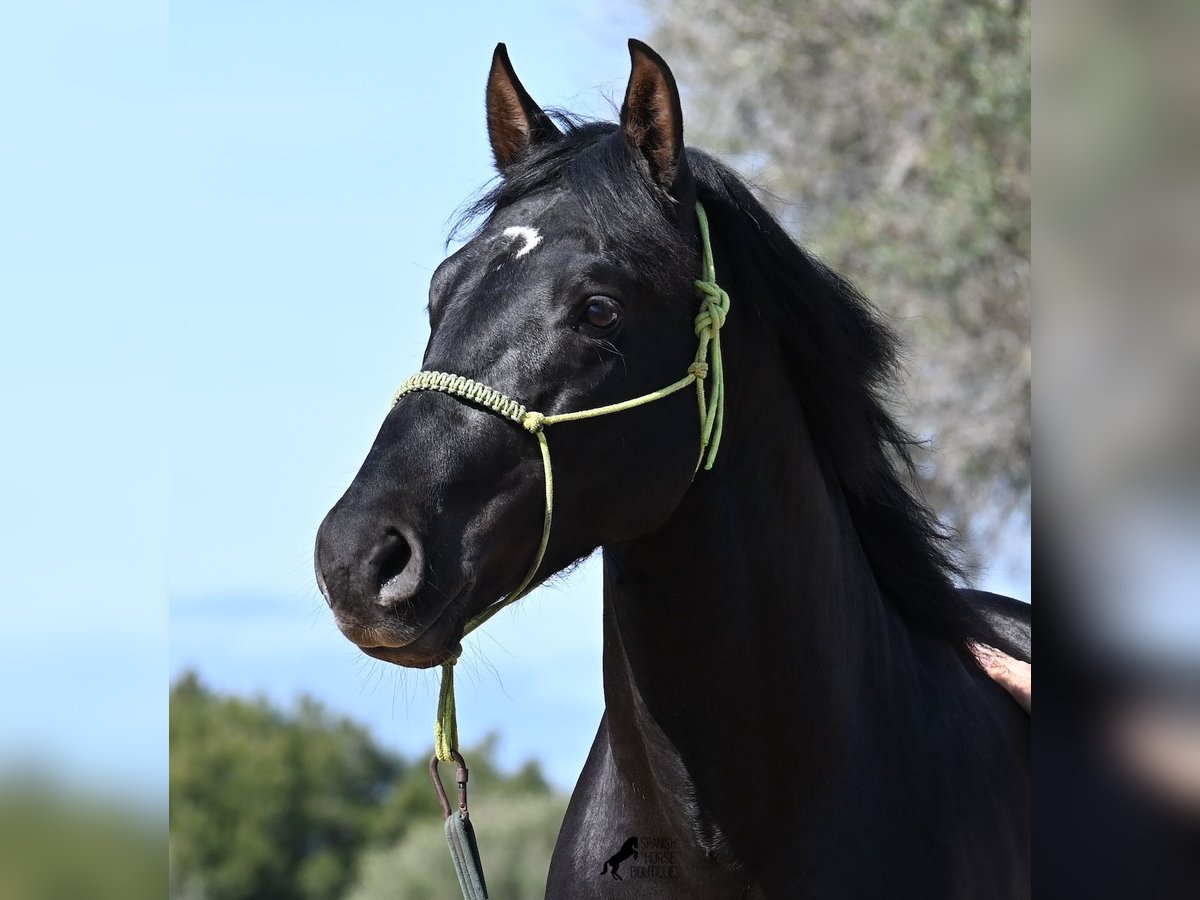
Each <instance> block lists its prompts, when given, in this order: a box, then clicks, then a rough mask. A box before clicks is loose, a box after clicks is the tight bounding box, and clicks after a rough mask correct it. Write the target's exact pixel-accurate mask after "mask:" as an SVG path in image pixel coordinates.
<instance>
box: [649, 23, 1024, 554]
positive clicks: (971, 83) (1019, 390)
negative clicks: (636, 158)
mask: <svg viewBox="0 0 1200 900" xmlns="http://www.w3.org/2000/svg"><path fill="white" fill-rule="evenodd" d="M646 2H647V5H648V7H649V8H650V10H651V12H652V15H653V16H654V20H655V23H656V29H655V35H654V42H655V46H656V47H657V48H658V49H659V50H660V52H662V53H664V55H665V56H666V58H667V59H668V60H670V62H671V65H672V67H673V68H674V69H675V72H676V75H677V77H678V78H679V80H680V83H681V85H682V86H683V89H684V91H685V103H686V104H687V107H688V112H689V114H690V115H689V118H688V122H687V126H688V133H689V141H690V142H691V143H695V144H697V145H698V146H704V147H707V148H708V149H711V150H713V151H716V152H718V153H719V154H722V155H725V156H726V157H727V158H730V159H732V160H733V161H734V162H736V163H737V164H738V165H739V166H740V167H741V168H742V169H743V171H745V172H746V173H747V174H749V175H750V176H751V177H752V179H754V180H756V181H757V182H758V183H760V184H762V185H764V187H766V188H767V189H768V191H769V193H766V192H764V200H766V201H767V203H768V204H769V205H771V206H772V207H773V208H774V209H775V211H776V212H777V213H778V214H780V215H781V216H782V218H783V220H784V221H785V222H786V223H787V224H788V225H789V227H791V228H792V229H793V230H794V231H796V232H797V233H798V235H799V236H800V237H801V238H802V239H803V240H804V241H805V242H806V243H807V244H809V245H810V246H811V247H812V248H813V249H814V250H815V251H816V252H817V253H818V254H819V255H821V256H823V257H825V258H826V259H828V260H829V261H830V262H831V263H832V264H833V265H834V266H835V267H836V268H838V269H840V270H841V271H843V272H845V273H846V274H848V275H849V276H851V277H852V278H854V279H855V280H856V281H857V282H858V283H859V284H860V286H861V287H862V288H863V289H864V291H865V292H866V293H867V294H868V295H869V296H871V297H872V299H874V300H875V301H876V302H877V303H879V304H880V305H881V306H882V307H883V308H884V309H886V310H887V311H888V312H890V313H891V314H892V315H893V318H894V319H895V321H897V322H898V323H899V325H900V327H901V329H902V331H904V332H905V336H906V338H908V343H909V346H910V347H911V348H912V351H913V352H912V355H911V365H910V369H911V381H910V383H909V385H908V386H907V394H908V401H909V405H910V406H911V408H912V412H913V415H914V417H915V418H914V420H913V426H914V430H915V431H916V432H917V433H918V435H920V436H923V437H927V438H932V445H933V447H934V448H935V450H936V452H935V453H934V454H932V455H930V456H927V457H924V458H923V459H922V463H923V467H924V479H925V487H926V491H927V494H928V496H929V497H930V499H931V500H932V501H933V502H934V504H935V505H936V506H937V507H938V508H939V510H940V511H941V512H942V513H943V515H945V516H946V517H947V518H948V519H949V520H951V521H954V522H955V523H956V524H958V525H960V526H965V527H966V528H965V530H975V531H976V532H977V533H979V534H980V536H981V537H982V538H984V539H987V538H988V537H989V536H991V533H990V529H989V528H988V525H989V523H992V524H995V523H998V522H1001V521H1003V520H1004V519H1005V518H1006V517H1007V516H1009V515H1011V514H1013V513H1016V514H1018V515H1020V514H1027V510H1028V502H1029V467H1030V365H1031V359H1030V302H1029V293H1030V287H1029V259H1030V68H1029V61H1030V44H1029V16H1030V13H1029V5H1028V4H1027V3H1025V2H1024V0H980V2H969V3H968V2H963V0H849V2H847V0H743V2H737V3H728V2H718V0H646Z"/></svg>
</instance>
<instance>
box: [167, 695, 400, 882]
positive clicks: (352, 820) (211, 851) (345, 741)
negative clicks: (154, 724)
mask: <svg viewBox="0 0 1200 900" xmlns="http://www.w3.org/2000/svg"><path fill="white" fill-rule="evenodd" d="M170 753H171V812H170V849H171V882H172V893H173V894H183V893H185V892H186V893H192V894H195V895H196V896H203V897H205V898H207V900H235V898H236V900H255V898H263V900H266V898H274V900H291V898H295V900H333V898H337V897H339V896H341V894H342V892H343V891H344V890H345V888H346V886H347V885H348V884H349V883H350V881H351V880H352V878H353V877H354V865H355V862H356V859H357V855H358V852H359V850H360V849H361V847H362V844H363V842H364V840H365V839H366V837H367V835H368V833H369V830H370V827H371V824H372V816H373V815H374V813H375V811H376V809H377V808H378V806H379V803H380V801H381V799H382V798H383V797H384V796H385V794H386V792H387V791H388V789H389V788H390V787H391V785H392V783H393V781H394V780H395V778H396V777H397V775H399V774H400V772H401V770H402V768H403V765H402V763H401V762H400V761H399V760H397V759H396V758H395V757H393V756H390V755H389V754H386V753H384V752H382V751H381V750H380V749H379V748H378V747H376V746H375V744H374V743H373V742H372V740H371V739H370V737H369V735H368V734H367V733H366V731H365V730H364V729H362V728H360V727H359V726H357V725H354V724H352V723H351V722H349V721H347V720H345V719H340V718H335V717H333V716H331V715H329V714H328V713H326V712H325V711H324V710H323V709H322V708H321V707H320V706H319V705H318V704H316V703H314V702H313V701H311V700H307V699H305V700H301V702H300V704H299V707H298V709H297V711H296V712H295V714H294V715H292V716H284V715H283V714H281V713H279V712H277V711H276V710H274V709H272V708H271V707H270V705H269V704H267V702H266V701H264V700H251V701H247V700H241V699H236V698H225V697H217V696H214V695H213V694H211V693H210V692H209V691H207V690H206V689H205V688H204V687H203V686H202V685H201V684H200V683H199V681H198V680H197V679H196V677H195V676H194V675H191V674H189V675H185V676H184V677H183V678H181V679H180V680H179V681H178V682H177V683H176V684H175V685H174V687H173V688H172V690H171V729H170Z"/></svg>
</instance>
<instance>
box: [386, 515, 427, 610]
mask: <svg viewBox="0 0 1200 900" xmlns="http://www.w3.org/2000/svg"><path fill="white" fill-rule="evenodd" d="M374 556H375V560H374V561H375V565H376V570H375V585H374V587H375V590H376V593H377V596H378V603H379V605H380V606H395V605H396V604H397V603H403V602H404V601H406V600H409V599H411V598H412V597H413V596H415V595H416V593H417V591H418V590H419V589H420V587H421V568H422V560H421V553H420V545H419V544H418V543H417V541H416V537H415V535H410V534H404V533H401V532H400V531H399V530H398V529H394V528H389V529H388V530H387V534H386V535H385V536H384V538H383V540H382V541H381V542H380V544H379V546H378V548H377V549H376V551H375V554H374Z"/></svg>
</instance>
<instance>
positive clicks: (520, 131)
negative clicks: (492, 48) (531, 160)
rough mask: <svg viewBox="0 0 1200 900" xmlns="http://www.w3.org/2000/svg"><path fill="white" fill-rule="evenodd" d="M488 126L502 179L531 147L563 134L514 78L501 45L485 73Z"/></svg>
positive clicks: (504, 49)
mask: <svg viewBox="0 0 1200 900" xmlns="http://www.w3.org/2000/svg"><path fill="white" fill-rule="evenodd" d="M487 126H488V139H489V140H490V141H491V142H492V155H493V156H494V157H495V158H496V169H497V170H498V171H499V172H500V174H501V175H503V174H504V171H505V170H506V169H507V168H508V167H509V166H511V165H512V164H513V163H514V162H516V161H517V160H518V159H519V158H520V157H521V155H522V154H523V153H524V152H525V151H526V150H528V149H529V148H530V147H531V146H533V145H534V144H540V143H542V142H544V141H552V140H554V139H555V138H557V137H558V136H559V135H560V134H561V133H562V132H560V131H559V130H558V127H557V126H556V125H555V124H554V122H553V121H552V120H551V119H550V117H549V116H548V115H546V114H545V113H544V112H543V111H542V108H541V107H540V106H538V105H537V104H536V103H534V102H533V98H532V97H530V96H529V92H528V91H526V90H525V88H524V86H523V85H522V84H521V82H520V80H519V79H518V78H517V73H516V72H514V71H513V67H512V63H510V62H509V61H508V48H507V47H505V46H504V45H503V44H497V45H496V52H495V53H493V54H492V70H491V71H490V72H489V73H488V82H487Z"/></svg>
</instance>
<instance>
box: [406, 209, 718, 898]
mask: <svg viewBox="0 0 1200 900" xmlns="http://www.w3.org/2000/svg"><path fill="white" fill-rule="evenodd" d="M696 218H697V220H698V221H699V225H700V251H701V257H702V271H701V277H700V278H699V279H697V280H696V290H697V291H698V292H699V293H700V296H701V298H702V299H701V301H700V312H699V313H698V314H697V315H696V319H695V332H696V338H697V341H698V346H697V347H696V358H695V361H694V362H693V363H692V364H691V365H690V366H688V369H687V374H686V375H685V376H684V377H683V378H680V379H679V380H678V381H676V382H674V383H673V384H669V385H667V386H666V387H665V388H662V389H660V390H657V391H653V392H652V393H649V394H643V395H642V396H641V397H634V398H633V399H632V400H624V401H622V402H620V403H613V404H610V405H608V406H598V407H594V408H592V409H583V410H579V411H578V412H568V413H558V414H556V415H552V416H547V415H545V414H543V413H540V412H536V411H534V410H527V409H526V408H525V407H524V406H522V405H521V404H520V403H518V402H517V401H516V400H513V399H512V398H510V397H507V396H505V395H504V394H502V393H500V392H499V391H497V390H495V389H494V388H490V387H488V386H487V385H485V384H480V383H479V382H478V381H473V380H472V379H470V378H465V377H463V376H462V375H451V374H449V373H447V372H418V373H417V374H415V375H413V376H411V377H409V378H408V379H407V380H405V382H404V383H403V384H402V385H400V388H399V389H398V390H397V391H396V396H395V398H394V399H393V400H392V406H393V407H394V406H395V405H396V404H397V403H399V402H400V398H401V397H403V396H404V395H405V394H411V393H414V392H416V391H440V392H441V393H443V394H449V395H450V396H451V397H456V398H458V399H460V400H462V401H464V402H467V403H471V404H473V405H475V406H479V407H482V408H483V409H486V410H487V411H489V412H492V413H495V414H496V415H498V416H500V417H502V418H505V419H509V420H510V421H512V422H515V423H516V424H518V425H521V426H522V427H523V428H525V430H526V431H528V432H529V433H530V434H532V435H533V436H534V437H535V438H536V439H537V442H538V449H539V450H540V451H541V454H542V471H543V473H544V475H545V478H544V481H545V485H546V513H545V516H544V517H543V520H542V539H541V541H540V543H539V544H538V548H537V552H536V553H535V554H534V558H533V565H532V566H530V567H529V571H528V572H527V573H526V575H525V577H524V578H523V579H521V583H520V584H519V585H517V587H516V588H515V589H514V590H513V591H512V592H510V593H509V594H508V595H507V596H506V597H504V598H503V599H502V600H499V601H497V602H496V603H493V604H492V605H491V606H489V607H487V609H485V610H484V611H483V612H481V613H480V614H479V615H477V616H475V617H474V618H472V619H469V620H468V621H467V624H466V627H465V628H464V629H463V636H464V637H465V636H466V635H467V634H470V633H471V632H472V631H474V630H475V629H476V628H478V627H479V626H480V625H482V624H483V623H484V622H486V621H487V620H488V619H490V618H491V617H492V616H494V615H495V614H496V613H498V612H499V611H500V610H502V609H504V607H506V606H508V605H509V604H510V603H514V602H516V601H517V600H519V599H520V598H521V597H523V596H524V595H525V592H526V591H527V590H528V589H529V586H530V585H531V584H533V581H534V579H535V578H536V576H537V572H538V569H539V568H541V565H542V560H543V558H544V557H545V555H546V547H547V545H548V544H549V543H550V526H551V524H552V522H553V520H554V471H553V469H552V467H551V465H550V445H549V444H548V443H547V442H546V432H545V429H546V426H547V425H557V424H559V423H561V422H576V421H579V420H581V419H595V418H598V417H599V416H607V415H609V414H611V413H619V412H624V411H625V410H627V409H633V408H635V407H638V406H645V405H646V404H647V403H653V402H654V401H656V400H662V399H663V398H664V397H669V396H671V395H672V394H674V393H676V392H677V391H681V390H683V389H684V388H686V387H687V386H688V385H691V384H695V386H696V404H697V406H698V407H699V410H700V455H699V457H698V459H697V461H696V469H697V471H698V470H699V468H700V465H701V464H703V465H704V468H705V469H706V470H708V469H711V468H712V467H713V463H714V462H715V461H716V458H717V448H718V447H719V446H720V444H721V430H722V425H723V423H724V418H725V369H724V366H723V365H722V362H721V327H722V326H723V325H724V324H725V317H726V316H727V315H728V313H729V295H728V294H727V293H725V291H723V290H722V289H721V286H720V285H718V284H717V271H716V267H715V266H714V265H713V256H712V243H711V240H710V238H709V233H708V216H707V215H705V212H704V207H703V206H701V205H700V204H699V203H697V204H696ZM710 376H711V385H710V387H709V390H708V394H707V396H706V395H705V390H704V383H705V381H706V380H710ZM457 661H458V660H457V658H453V659H450V660H448V661H447V662H445V663H443V664H442V685H441V690H440V691H439V694H438V712H437V722H436V724H435V725H434V756H433V759H432V760H430V765H429V768H430V774H431V775H432V777H433V781H434V785H435V786H436V787H437V791H438V797H439V799H440V800H441V803H442V812H443V813H444V815H445V816H446V838H447V841H448V843H449V845H450V854H451V856H452V857H453V858H454V867H455V870H456V871H457V873H458V880H459V885H460V887H461V888H462V890H463V897H465V898H466V900H487V887H486V885H485V884H484V881H483V868H482V865H481V864H480V861H479V850H478V847H477V846H476V844H475V832H474V829H473V828H472V827H471V823H470V820H469V818H468V812H467V791H466V785H467V767H466V764H465V763H464V762H463V758H462V756H461V755H460V754H459V753H458V719H457V715H456V710H455V705H454V664H455V663H456V662H457ZM451 760H453V761H455V762H456V763H457V764H458V768H457V772H456V780H457V781H458V785H459V809H458V810H457V811H452V810H451V809H450V803H449V800H448V799H447V798H446V792H445V789H444V788H443V787H442V783H441V779H440V777H439V775H438V770H437V764H438V762H439V761H441V762H450V761H451Z"/></svg>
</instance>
